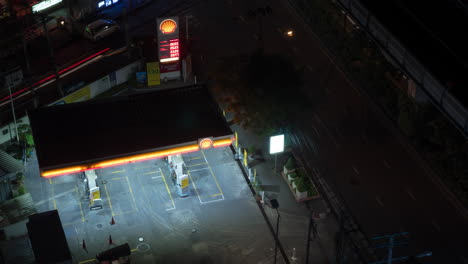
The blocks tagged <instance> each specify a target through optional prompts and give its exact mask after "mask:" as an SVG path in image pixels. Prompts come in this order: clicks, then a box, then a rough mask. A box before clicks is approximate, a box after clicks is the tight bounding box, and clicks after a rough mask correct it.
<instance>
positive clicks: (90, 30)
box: [84, 19, 120, 41]
mask: <svg viewBox="0 0 468 264" xmlns="http://www.w3.org/2000/svg"><path fill="white" fill-rule="evenodd" d="M118 31H120V27H119V25H117V23H115V22H114V21H112V20H108V19H99V20H96V21H94V22H92V23H90V24H89V25H87V26H86V27H85V30H84V36H85V37H86V38H87V39H89V40H91V41H98V40H100V39H102V38H105V37H107V36H109V35H112V34H113V33H115V32H118Z"/></svg>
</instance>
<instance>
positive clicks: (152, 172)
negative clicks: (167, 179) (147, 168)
mask: <svg viewBox="0 0 468 264" xmlns="http://www.w3.org/2000/svg"><path fill="white" fill-rule="evenodd" d="M155 173H160V172H159V171H151V172H147V173H143V175H146V174H155Z"/></svg>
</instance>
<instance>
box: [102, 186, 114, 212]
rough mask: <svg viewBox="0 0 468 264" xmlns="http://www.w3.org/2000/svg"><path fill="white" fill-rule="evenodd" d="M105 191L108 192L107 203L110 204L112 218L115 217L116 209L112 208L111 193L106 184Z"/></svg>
mask: <svg viewBox="0 0 468 264" xmlns="http://www.w3.org/2000/svg"><path fill="white" fill-rule="evenodd" d="M104 191H105V192H106V195H107V201H108V202H109V207H110V209H111V213H112V216H114V215H115V213H114V209H113V208H112V202H111V199H110V195H109V192H108V191H107V184H104Z"/></svg>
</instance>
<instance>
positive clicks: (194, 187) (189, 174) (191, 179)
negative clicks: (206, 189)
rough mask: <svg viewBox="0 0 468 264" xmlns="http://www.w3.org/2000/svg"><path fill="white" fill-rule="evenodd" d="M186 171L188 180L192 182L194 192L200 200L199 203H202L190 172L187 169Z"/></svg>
mask: <svg viewBox="0 0 468 264" xmlns="http://www.w3.org/2000/svg"><path fill="white" fill-rule="evenodd" d="M187 172H188V176H189V178H190V181H191V182H192V185H193V189H194V190H195V193H196V194H197V196H198V200H199V201H200V203H203V202H202V200H201V198H200V194H199V193H198V190H197V186H196V185H195V182H194V181H193V178H192V174H191V173H190V171H187Z"/></svg>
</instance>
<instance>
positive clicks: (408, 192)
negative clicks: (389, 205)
mask: <svg viewBox="0 0 468 264" xmlns="http://www.w3.org/2000/svg"><path fill="white" fill-rule="evenodd" d="M406 193H407V194H408V195H409V197H411V199H413V200H415V201H416V197H415V196H414V194H413V193H412V192H411V190H410V189H406Z"/></svg>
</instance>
